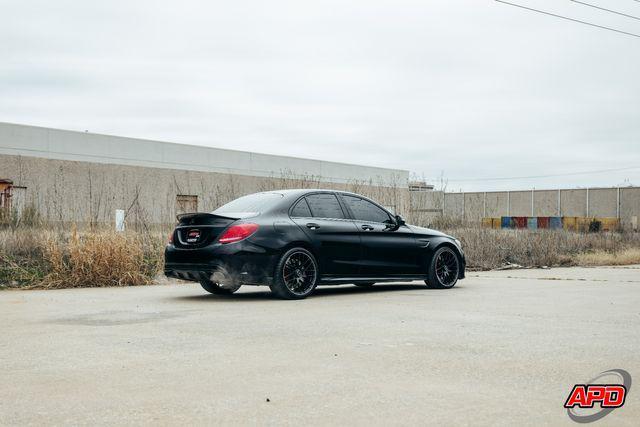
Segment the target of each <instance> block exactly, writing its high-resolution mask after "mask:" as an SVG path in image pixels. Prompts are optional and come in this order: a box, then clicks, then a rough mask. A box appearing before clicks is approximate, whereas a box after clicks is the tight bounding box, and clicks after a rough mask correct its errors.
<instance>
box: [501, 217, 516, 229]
mask: <svg viewBox="0 0 640 427" xmlns="http://www.w3.org/2000/svg"><path fill="white" fill-rule="evenodd" d="M501 225H502V228H513V224H512V221H511V217H510V216H503V217H502V220H501Z"/></svg>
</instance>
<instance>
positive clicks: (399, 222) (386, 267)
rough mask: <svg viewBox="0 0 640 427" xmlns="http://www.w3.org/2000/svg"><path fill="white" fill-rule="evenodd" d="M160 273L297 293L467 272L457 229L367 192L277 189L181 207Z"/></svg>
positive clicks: (221, 287) (444, 280) (212, 284)
mask: <svg viewBox="0 0 640 427" xmlns="http://www.w3.org/2000/svg"><path fill="white" fill-rule="evenodd" d="M165 274H166V275H167V276H169V277H175V278H179V279H183V280H190V281H195V282H199V283H200V284H201V285H202V287H203V288H204V289H205V290H206V291H208V292H211V293H214V294H230V293H233V292H235V291H236V290H238V288H240V286H242V285H266V286H269V287H270V288H271V290H272V292H273V293H275V294H276V295H277V296H279V297H281V298H286V299H300V298H305V297H306V296H308V295H310V294H311V293H312V292H313V290H314V289H315V288H316V286H318V285H337V284H355V285H359V286H371V285H373V284H374V283H376V282H395V281H402V282H405V281H413V280H421V281H422V280H423V281H425V283H426V285H427V286H428V287H431V288H439V289H447V288H452V287H453V286H454V285H455V284H456V282H457V281H458V280H459V279H463V278H464V274H465V256H464V252H463V250H462V246H461V244H460V242H459V241H458V240H456V239H455V238H453V237H451V236H447V235H445V234H443V233H440V232H438V231H435V230H431V229H428V228H422V227H417V226H414V225H409V224H406V223H405V222H404V220H403V219H402V218H401V217H400V216H398V215H394V214H392V213H391V212H389V211H388V210H387V209H385V208H384V207H382V206H380V205H379V204H378V203H376V202H374V201H373V200H371V199H368V198H367V197H364V196H361V195H358V194H353V193H348V192H343V191H333V190H309V189H301V190H282V191H268V192H263V193H256V194H250V195H248V196H244V197H240V198H239V199H236V200H233V201H231V202H229V203H227V204H225V205H223V206H221V207H220V208H218V209H216V210H215V211H213V212H211V213H190V214H184V215H180V216H178V225H177V226H176V228H175V230H174V231H173V233H172V234H171V236H170V238H169V243H168V244H167V246H166V250H165Z"/></svg>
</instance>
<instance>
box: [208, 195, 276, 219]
mask: <svg viewBox="0 0 640 427" xmlns="http://www.w3.org/2000/svg"><path fill="white" fill-rule="evenodd" d="M283 197H284V195H282V194H279V193H256V194H249V195H248V196H243V197H240V198H239V199H235V200H232V201H231V202H229V203H227V204H226V205H222V206H220V207H219V208H218V209H216V210H215V211H213V212H212V213H214V214H218V215H225V214H226V215H229V214H232V213H233V214H244V215H243V216H246V215H247V214H254V215H257V214H259V213H262V212H264V211H265V210H266V209H269V208H271V207H272V206H274V205H275V204H276V203H278V202H279V201H280V200H282V198H283Z"/></svg>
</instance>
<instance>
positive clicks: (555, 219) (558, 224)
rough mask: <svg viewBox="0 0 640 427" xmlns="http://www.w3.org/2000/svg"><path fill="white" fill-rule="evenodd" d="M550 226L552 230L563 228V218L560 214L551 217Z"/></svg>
mask: <svg viewBox="0 0 640 427" xmlns="http://www.w3.org/2000/svg"><path fill="white" fill-rule="evenodd" d="M549 228H550V229H552V230H561V229H562V218H561V217H559V216H552V217H550V218H549Z"/></svg>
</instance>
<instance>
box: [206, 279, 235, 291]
mask: <svg viewBox="0 0 640 427" xmlns="http://www.w3.org/2000/svg"><path fill="white" fill-rule="evenodd" d="M200 286H202V289H204V290H205V291H207V292H209V293H210V294H215V295H231V294H232V293H234V292H235V291H237V290H238V289H240V285H236V286H229V287H227V286H224V287H223V286H220V285H219V284H218V283H216V282H212V281H211V280H201V281H200Z"/></svg>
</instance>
